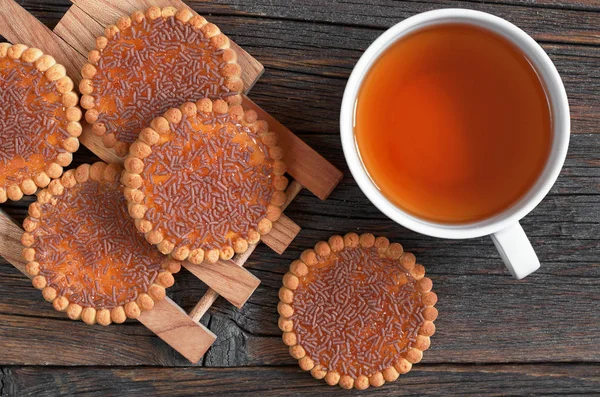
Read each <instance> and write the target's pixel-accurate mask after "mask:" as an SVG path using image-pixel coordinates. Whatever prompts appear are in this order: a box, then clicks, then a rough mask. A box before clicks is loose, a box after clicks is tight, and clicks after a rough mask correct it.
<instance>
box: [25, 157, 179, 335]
mask: <svg viewBox="0 0 600 397" xmlns="http://www.w3.org/2000/svg"><path fill="white" fill-rule="evenodd" d="M121 172H122V168H121V166H119V165H116V164H111V165H106V164H105V163H102V162H98V163H95V164H93V165H91V166H90V165H88V164H83V165H81V166H79V167H78V168H77V169H74V170H69V171H67V172H65V173H64V175H63V176H62V177H61V178H60V179H56V180H54V181H52V182H51V183H50V184H49V186H48V188H47V189H44V190H43V191H41V192H40V193H39V194H38V200H37V201H36V202H35V203H33V204H31V205H30V207H29V216H28V217H27V218H26V219H25V221H24V222H23V228H24V229H25V232H24V233H23V236H22V238H21V243H22V244H23V245H24V246H25V247H26V248H25V249H24V250H23V257H24V258H25V260H26V261H27V262H28V263H27V267H26V270H27V273H28V274H29V275H30V276H32V278H33V286H34V287H36V288H38V289H40V290H42V294H43V296H44V298H45V299H46V300H48V301H50V302H52V304H53V306H54V308H55V309H56V310H59V311H65V312H66V313H67V315H68V316H69V318H71V319H72V320H78V319H81V320H83V321H84V322H86V323H88V324H94V323H99V324H101V325H108V324H110V323H111V322H116V323H122V322H123V321H125V320H126V319H127V318H136V317H138V316H139V315H140V312H141V311H143V310H150V309H152V307H153V306H154V302H155V301H157V300H159V299H162V298H164V297H165V288H167V287H170V286H171V285H173V282H174V280H173V276H172V275H171V271H172V270H173V268H174V270H178V264H172V263H171V261H170V260H168V259H167V258H166V257H165V256H164V255H162V254H161V253H160V252H158V251H157V250H156V249H155V247H153V246H152V245H150V244H148V243H147V242H146V241H145V240H144V237H143V236H141V235H140V234H139V233H138V232H137V230H136V229H135V226H134V224H133V221H132V220H131V218H130V217H129V216H128V214H127V202H126V200H125V199H124V198H123V192H122V190H123V188H122V186H121V185H120V184H119V177H120V175H121Z"/></svg>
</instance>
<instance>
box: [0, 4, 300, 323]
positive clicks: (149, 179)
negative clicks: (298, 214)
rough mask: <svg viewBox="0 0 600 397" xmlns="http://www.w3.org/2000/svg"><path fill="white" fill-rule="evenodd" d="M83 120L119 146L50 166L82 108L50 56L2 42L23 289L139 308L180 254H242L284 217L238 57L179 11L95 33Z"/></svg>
mask: <svg viewBox="0 0 600 397" xmlns="http://www.w3.org/2000/svg"><path fill="white" fill-rule="evenodd" d="M81 75H82V80H81V83H80V85H79V90H80V91H81V94H82V95H81V99H80V105H81V107H82V108H83V109H84V110H85V120H86V121H87V122H88V123H90V124H91V125H92V128H91V129H92V132H93V133H94V134H97V135H99V136H102V142H103V144H104V145H105V146H106V147H107V148H111V149H113V150H114V151H115V153H116V154H117V155H118V156H120V157H122V158H124V168H123V166H121V165H117V164H105V163H95V164H92V165H87V164H84V165H81V166H79V167H78V168H77V169H75V170H69V171H67V172H65V173H64V174H63V168H62V167H64V166H67V165H68V164H69V163H70V162H71V159H72V155H71V153H72V152H74V151H75V150H77V148H78V146H79V143H78V139H77V136H78V135H79V134H81V132H82V126H81V124H80V123H79V120H80V118H81V117H82V111H81V110H80V108H79V107H77V103H78V100H79V98H78V95H77V94H76V93H75V92H74V91H73V81H72V80H71V79H70V78H69V77H67V76H65V68H64V67H62V66H61V65H58V64H56V62H55V61H54V59H53V58H52V57H49V56H47V55H43V54H42V53H41V51H39V50H37V49H28V48H27V47H26V46H23V45H12V46H11V45H8V44H2V46H1V47H0V79H1V80H0V85H2V89H3V91H5V94H4V95H2V97H1V100H2V101H3V102H2V103H0V105H2V106H1V110H0V123H2V125H1V127H3V128H2V129H1V130H2V131H1V132H0V134H1V135H0V143H1V144H2V145H1V149H0V161H2V162H3V163H4V167H2V171H0V201H6V199H7V198H10V199H12V200H18V199H20V198H21V197H22V196H23V194H34V193H36V191H37V190H38V187H40V188H45V189H44V190H42V191H40V192H38V194H37V201H36V202H35V203H33V204H32V205H31V206H30V208H29V216H28V217H27V219H26V220H25V222H24V225H23V226H24V228H25V233H24V234H23V237H22V244H23V245H24V247H25V248H24V250H23V256H24V258H25V260H26V261H27V262H28V263H27V271H28V273H29V274H30V275H31V276H32V277H33V285H34V286H35V287H36V288H38V289H40V290H41V291H42V294H43V296H44V298H45V299H46V300H48V301H50V302H52V304H53V306H54V307H55V308H56V309H57V310H59V311H66V313H67V315H68V316H69V318H71V319H74V320H76V319H81V320H83V321H84V322H86V323H88V324H94V323H99V324H102V325H108V324H110V323H111V322H116V323H121V322H123V321H125V320H126V319H127V318H136V317H137V316H139V314H140V313H141V312H142V311H144V310H150V309H151V308H152V307H153V306H154V302H155V301H157V300H159V299H162V298H164V296H165V289H166V288H168V287H170V286H172V285H173V283H174V279H173V276H172V274H173V273H176V272H178V271H179V269H180V268H181V266H180V261H183V260H189V261H190V262H193V263H197V264H199V263H202V262H207V263H215V266H218V264H216V263H217V262H218V261H219V260H227V259H230V258H231V257H232V256H233V255H234V254H235V253H243V252H245V251H246V250H247V249H248V247H249V245H250V244H255V243H257V242H258V241H259V239H260V236H261V235H263V234H266V233H268V232H269V231H270V230H271V227H272V223H273V222H275V221H276V220H277V219H278V218H279V217H280V216H281V206H282V205H283V203H284V202H285V193H284V189H285V188H286V186H287V183H288V180H287V179H286V177H285V176H284V174H285V171H286V167H285V164H284V163H283V161H282V160H281V159H282V157H283V153H282V150H281V148H280V147H279V146H278V141H277V135H276V134H275V133H273V132H271V131H269V126H268V124H267V123H266V122H265V121H263V120H259V119H258V117H257V114H256V112H255V111H253V110H244V108H243V107H242V106H241V102H242V97H241V91H242V89H243V82H242V80H241V78H240V76H241V67H240V66H239V65H238V63H237V56H236V53H235V52H234V51H233V50H232V49H231V48H230V42H229V39H228V38H227V37H226V36H225V35H223V34H222V33H221V32H220V30H219V28H218V27H217V26H215V25H213V24H211V23H208V22H207V21H206V20H205V19H204V18H203V17H201V16H198V15H194V14H193V13H192V12H191V11H189V10H187V9H182V10H178V9H176V8H173V7H165V8H159V7H150V8H148V9H147V10H145V11H136V12H134V13H133V14H131V15H130V16H124V17H122V18H120V19H119V20H118V21H116V22H115V24H114V25H110V26H108V27H107V28H106V29H105V32H104V36H101V37H98V38H97V39H96V47H95V48H94V49H91V51H90V52H89V54H88V63H87V64H85V65H84V66H83V67H82V69H81Z"/></svg>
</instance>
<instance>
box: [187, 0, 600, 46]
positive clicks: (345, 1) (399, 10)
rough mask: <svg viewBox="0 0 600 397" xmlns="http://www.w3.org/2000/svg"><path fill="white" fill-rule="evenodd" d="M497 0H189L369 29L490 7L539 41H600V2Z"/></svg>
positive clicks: (238, 11) (234, 11)
mask: <svg viewBox="0 0 600 397" xmlns="http://www.w3.org/2000/svg"><path fill="white" fill-rule="evenodd" d="M506 3H507V2H506V1H502V0H497V1H496V3H495V4H490V2H488V1H485V2H484V1H454V0H437V1H435V2H432V1H389V0H371V1H360V2H357V1H352V0H341V1H336V2H335V3H333V4H331V5H328V4H327V3H323V2H319V1H313V0H300V1H294V2H289V1H287V0H258V1H251V2H248V1H240V0H219V1H216V2H212V4H210V3H209V4H207V2H206V1H190V5H191V6H192V7H193V8H203V9H204V10H205V12H206V11H208V12H215V13H220V14H223V15H228V16H229V15H241V16H252V17H257V18H261V17H263V18H270V19H271V18H278V19H286V20H299V21H306V22H310V23H314V22H324V23H330V24H335V25H354V26H364V27H369V28H375V29H380V28H387V27H390V26H392V25H393V24H395V23H397V22H399V21H401V20H403V19H405V18H408V17H409V16H412V15H414V14H417V13H420V12H424V11H429V10H433V9H438V8H468V9H474V10H479V11H485V12H488V13H491V14H495V15H498V16H500V17H502V18H505V19H507V20H509V21H511V22H512V23H514V24H516V25H518V26H520V27H521V28H523V29H524V30H525V31H527V32H528V33H530V34H532V35H533V37H534V38H535V39H536V40H542V41H552V42H565V43H589V44H592V43H595V44H598V43H599V42H600V26H599V25H598V14H597V13H596V12H595V11H594V10H597V9H598V8H599V7H598V3H597V2H595V7H589V8H590V10H587V9H586V8H584V7H578V8H581V10H571V9H568V8H566V7H563V8H558V7H535V8H534V7H530V6H528V5H526V4H506Z"/></svg>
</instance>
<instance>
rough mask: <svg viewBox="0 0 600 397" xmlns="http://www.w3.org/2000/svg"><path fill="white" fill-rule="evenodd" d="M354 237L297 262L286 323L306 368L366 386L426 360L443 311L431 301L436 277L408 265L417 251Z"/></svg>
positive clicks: (288, 287)
mask: <svg viewBox="0 0 600 397" xmlns="http://www.w3.org/2000/svg"><path fill="white" fill-rule="evenodd" d="M348 236H349V237H350V238H347V239H344V238H342V237H341V236H333V237H332V238H331V239H330V240H329V242H320V243H318V244H317V245H316V246H315V249H314V250H310V251H308V253H305V254H303V256H304V257H305V258H308V257H310V256H311V254H312V255H314V256H315V258H316V260H315V261H314V262H312V263H305V262H304V261H302V260H301V261H295V262H293V263H292V265H291V266H290V272H288V273H287V274H286V275H285V276H284V279H283V285H284V287H283V288H282V290H281V291H280V299H281V303H280V306H279V312H280V314H281V316H282V317H281V318H280V321H279V326H280V328H281V329H282V330H283V331H284V335H283V340H284V343H286V344H287V345H289V346H290V353H291V354H292V356H294V357H295V358H297V359H299V360H300V362H299V363H300V366H301V367H303V369H305V370H311V373H312V374H313V376H315V377H318V378H319V379H321V378H326V375H327V374H335V375H330V376H329V378H330V379H332V377H333V378H334V379H335V378H336V377H337V379H336V382H334V383H339V384H340V386H342V387H346V388H351V387H356V388H359V389H363V388H366V387H368V386H369V385H373V386H379V385H381V384H383V383H384V382H385V380H393V379H395V378H396V377H397V376H398V375H399V373H405V372H407V370H408V369H410V366H411V365H412V364H413V363H416V362H418V361H420V360H421V357H422V351H423V350H425V349H427V348H428V347H429V336H431V335H432V334H433V330H434V329H433V328H432V327H433V322H432V321H433V320H435V317H437V310H436V309H435V308H433V307H428V305H427V303H426V302H427V301H428V300H427V299H425V296H428V295H430V294H433V293H431V292H430V289H431V280H430V279H428V278H425V277H423V276H424V273H425V272H424V268H423V267H422V266H421V265H416V264H415V263H414V262H413V261H410V260H408V261H406V264H407V265H403V262H402V256H407V257H410V255H409V254H406V253H403V250H402V246H400V245H399V244H390V243H389V241H388V240H387V239H386V238H381V237H380V238H377V239H375V237H374V236H373V235H372V234H363V235H362V236H360V237H358V236H356V235H355V234H351V235H348ZM348 236H347V237H348ZM353 236H355V237H354V238H353ZM345 241H346V242H347V243H349V244H344V242H345ZM429 301H431V299H429ZM392 378H393V379H392ZM326 380H327V379H326Z"/></svg>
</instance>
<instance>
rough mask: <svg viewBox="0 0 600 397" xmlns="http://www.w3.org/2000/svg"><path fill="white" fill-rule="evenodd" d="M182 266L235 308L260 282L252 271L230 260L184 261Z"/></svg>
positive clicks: (239, 306) (248, 296)
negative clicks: (213, 261)
mask: <svg viewBox="0 0 600 397" xmlns="http://www.w3.org/2000/svg"><path fill="white" fill-rule="evenodd" d="M183 267H185V268H186V269H187V270H189V271H190V272H191V273H192V274H193V275H194V276H196V277H198V278H199V279H200V280H202V281H204V283H206V285H208V286H209V287H210V288H212V289H214V290H215V291H217V293H218V294H219V295H221V296H222V297H223V298H225V299H227V300H228V301H229V302H230V303H231V304H232V305H234V306H235V307H237V308H241V307H242V306H244V303H246V301H247V300H248V298H250V296H251V295H252V293H253V292H254V290H256V287H258V285H259V284H260V280H259V279H258V278H256V277H255V276H254V275H253V274H252V273H250V272H249V271H248V270H246V269H244V268H242V267H240V266H238V265H237V264H235V262H233V261H231V260H228V261H224V260H220V261H218V262H217V263H201V264H199V265H195V264H193V263H190V262H184V263H183Z"/></svg>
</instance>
